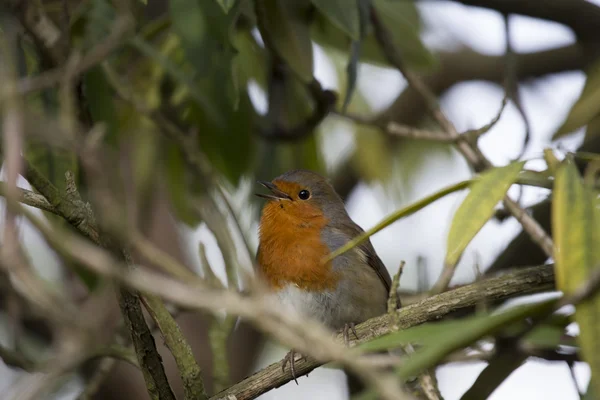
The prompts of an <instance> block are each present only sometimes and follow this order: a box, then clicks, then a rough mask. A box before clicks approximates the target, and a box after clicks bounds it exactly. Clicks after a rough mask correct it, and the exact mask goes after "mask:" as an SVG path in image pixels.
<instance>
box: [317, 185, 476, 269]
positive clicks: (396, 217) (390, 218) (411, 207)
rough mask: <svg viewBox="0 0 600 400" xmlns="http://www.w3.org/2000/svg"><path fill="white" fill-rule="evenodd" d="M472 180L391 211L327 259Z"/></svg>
mask: <svg viewBox="0 0 600 400" xmlns="http://www.w3.org/2000/svg"><path fill="white" fill-rule="evenodd" d="M473 182H475V181H473V180H468V181H462V182H458V183H455V184H454V185H451V186H447V187H445V188H443V189H442V190H439V191H437V192H435V193H433V194H431V195H429V196H427V197H425V198H423V199H421V200H419V201H417V202H415V203H413V204H410V205H408V206H406V207H404V208H402V209H400V210H398V211H395V212H393V213H392V214H390V215H388V216H387V217H385V218H384V219H383V220H382V221H381V222H379V223H378V224H377V225H375V226H374V227H372V228H371V229H368V230H367V231H365V233H363V234H361V235H359V236H357V237H355V238H354V239H352V240H350V241H349V242H348V243H346V244H345V245H344V246H342V247H340V248H339V249H337V250H336V251H334V252H332V253H331V254H329V256H327V259H328V260H333V259H334V258H335V257H337V256H339V255H341V254H343V253H345V252H347V251H348V250H350V249H352V248H354V247H356V246H358V245H359V244H361V243H363V242H364V241H365V240H367V239H368V238H369V237H371V236H373V235H374V234H376V233H377V232H379V231H381V230H382V229H384V228H386V227H388V226H390V225H391V224H393V223H394V222H396V221H397V220H399V219H401V218H405V217H407V216H409V215H412V214H414V213H416V212H417V211H419V210H421V209H423V208H425V207H426V206H428V205H429V204H431V203H433V202H434V201H436V200H439V199H441V198H442V197H444V196H447V195H449V194H450V193H454V192H457V191H459V190H463V189H465V188H467V187H468V186H469V185H471V184H472V183H473Z"/></svg>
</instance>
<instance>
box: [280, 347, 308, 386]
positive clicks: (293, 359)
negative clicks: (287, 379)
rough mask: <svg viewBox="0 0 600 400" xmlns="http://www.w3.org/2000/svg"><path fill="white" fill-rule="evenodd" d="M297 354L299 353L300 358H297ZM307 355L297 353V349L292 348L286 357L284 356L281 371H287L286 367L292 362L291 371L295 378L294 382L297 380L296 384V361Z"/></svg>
mask: <svg viewBox="0 0 600 400" xmlns="http://www.w3.org/2000/svg"><path fill="white" fill-rule="evenodd" d="M296 354H298V355H299V357H298V359H297V360H296ZM304 358H305V357H304V356H303V355H302V354H300V353H296V351H295V350H294V349H292V350H290V351H289V352H288V353H287V354H286V355H285V357H284V358H283V362H282V365H281V371H282V372H285V367H286V365H287V364H288V363H289V364H290V372H291V373H292V378H294V382H296V385H297V384H298V381H297V380H296V366H295V363H296V361H300V360H303V359H304Z"/></svg>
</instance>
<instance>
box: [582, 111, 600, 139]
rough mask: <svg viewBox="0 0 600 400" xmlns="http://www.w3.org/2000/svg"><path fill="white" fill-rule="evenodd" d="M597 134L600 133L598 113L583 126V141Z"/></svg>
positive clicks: (599, 115)
mask: <svg viewBox="0 0 600 400" xmlns="http://www.w3.org/2000/svg"><path fill="white" fill-rule="evenodd" d="M598 135H600V114H598V115H596V116H595V117H594V118H592V119H591V120H590V122H588V124H587V127H586V128H585V138H584V139H583V141H584V142H587V141H588V140H590V139H591V138H592V137H594V136H598Z"/></svg>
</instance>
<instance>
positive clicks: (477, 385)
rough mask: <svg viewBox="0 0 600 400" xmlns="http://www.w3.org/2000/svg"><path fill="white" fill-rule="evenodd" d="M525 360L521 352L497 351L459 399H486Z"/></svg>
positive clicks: (525, 356) (525, 357)
mask: <svg viewBox="0 0 600 400" xmlns="http://www.w3.org/2000/svg"><path fill="white" fill-rule="evenodd" d="M526 359H527V355H525V354H523V353H522V352H518V351H511V349H507V351H504V349H498V350H497V353H496V355H494V357H493V358H492V359H491V360H490V362H489V364H488V365H487V366H486V367H485V369H484V370H483V371H481V373H480V374H479V376H478V377H477V379H476V380H475V382H474V383H473V385H471V387H470V388H469V390H467V391H466V392H465V393H464V394H463V395H462V397H461V398H460V399H461V400H480V399H487V398H488V397H489V396H490V395H491V394H492V393H493V392H494V390H496V388H497V387H498V386H499V385H500V384H501V383H502V382H504V380H505V379H506V378H508V377H509V376H510V374H512V373H513V372H514V371H515V370H516V369H517V368H519V367H520V366H521V365H522V364H523V362H524V361H525V360H526Z"/></svg>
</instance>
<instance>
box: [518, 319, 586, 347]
mask: <svg viewBox="0 0 600 400" xmlns="http://www.w3.org/2000/svg"><path fill="white" fill-rule="evenodd" d="M524 342H525V344H526V345H531V346H534V347H536V348H555V347H558V346H577V343H576V342H575V340H574V338H573V337H571V336H568V335H566V334H565V330H564V328H563V327H559V326H550V325H547V324H544V325H540V326H538V327H536V328H535V329H534V330H533V331H531V332H530V333H529V334H528V335H527V336H526V337H525V338H524Z"/></svg>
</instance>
